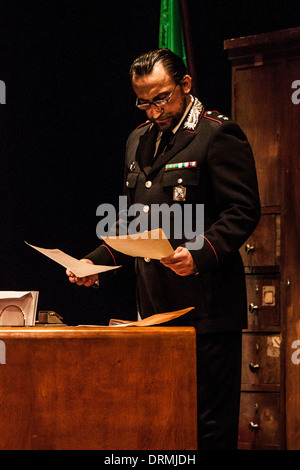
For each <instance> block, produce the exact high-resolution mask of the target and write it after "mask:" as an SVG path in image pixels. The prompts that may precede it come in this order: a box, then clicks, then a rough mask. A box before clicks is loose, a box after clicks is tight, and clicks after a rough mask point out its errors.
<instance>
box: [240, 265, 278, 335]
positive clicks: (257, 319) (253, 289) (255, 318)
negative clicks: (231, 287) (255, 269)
mask: <svg viewBox="0 0 300 470" xmlns="http://www.w3.org/2000/svg"><path fill="white" fill-rule="evenodd" d="M246 286H247V308H248V330H249V331H259V330H262V329H264V330H266V329H268V328H274V327H278V326H279V324H280V313H279V312H280V287H279V286H280V283H279V277H278V276H276V274H272V275H267V274H265V275H251V274H249V275H246Z"/></svg>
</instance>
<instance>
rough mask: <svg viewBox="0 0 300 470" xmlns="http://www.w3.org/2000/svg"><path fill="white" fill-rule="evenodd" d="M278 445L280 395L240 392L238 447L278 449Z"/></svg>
mask: <svg viewBox="0 0 300 470" xmlns="http://www.w3.org/2000/svg"><path fill="white" fill-rule="evenodd" d="M280 444H281V424H280V394H279V393H260V392H258V393H256V392H242V393H241V405H240V419H239V446H238V447H239V448H240V449H267V448H269V449H273V448H274V449H276V448H277V449H279V447H280Z"/></svg>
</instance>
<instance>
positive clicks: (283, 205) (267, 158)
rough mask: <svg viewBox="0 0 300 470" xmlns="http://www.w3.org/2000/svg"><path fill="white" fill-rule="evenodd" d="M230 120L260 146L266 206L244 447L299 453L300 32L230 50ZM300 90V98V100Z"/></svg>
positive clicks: (235, 43)
mask: <svg viewBox="0 0 300 470" xmlns="http://www.w3.org/2000/svg"><path fill="white" fill-rule="evenodd" d="M224 48H225V50H226V51H227V53H228V57H229V60H230V61H231V64H232V115H233V118H234V119H235V121H236V122H237V123H238V124H239V125H240V126H241V127H242V129H243V130H244V132H245V134H246V135H247V137H248V139H249V142H250V144H251V146H252V149H253V153H254V158H255V163H256V169H257V176H258V184H259V191H260V198H261V205H262V217H261V220H260V223H259V225H258V227H257V228H256V230H255V231H254V233H253V234H252V235H251V237H250V238H249V239H248V240H247V241H246V243H245V245H244V246H243V247H242V248H241V256H242V258H243V262H244V266H245V273H246V285H247V303H248V305H247V308H248V329H247V330H245V331H244V333H243V359H242V387H241V410H240V426H239V447H240V448H243V449H289V450H298V449H300V433H299V430H300V354H298V353H297V348H298V349H299V350H300V313H299V312H300V289H299V285H300V28H292V29H287V30H283V31H276V32H273V33H266V34H260V35H256V36H249V37H243V38H237V39H230V40H227V41H225V43H224ZM298 90H299V91H298Z"/></svg>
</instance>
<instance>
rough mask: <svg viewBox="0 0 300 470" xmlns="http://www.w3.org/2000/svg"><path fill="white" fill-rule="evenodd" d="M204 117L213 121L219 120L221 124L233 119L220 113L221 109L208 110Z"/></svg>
mask: <svg viewBox="0 0 300 470" xmlns="http://www.w3.org/2000/svg"><path fill="white" fill-rule="evenodd" d="M204 117H205V118H206V119H210V120H211V121H215V122H219V123H220V124H223V123H224V122H226V121H230V120H231V119H230V118H229V117H227V116H224V114H220V113H219V111H206V112H205V113H204Z"/></svg>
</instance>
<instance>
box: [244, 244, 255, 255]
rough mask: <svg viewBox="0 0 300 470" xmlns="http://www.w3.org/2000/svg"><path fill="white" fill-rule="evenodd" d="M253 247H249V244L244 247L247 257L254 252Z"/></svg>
mask: <svg viewBox="0 0 300 470" xmlns="http://www.w3.org/2000/svg"><path fill="white" fill-rule="evenodd" d="M254 248H255V247H254V246H253V245H249V243H247V245H245V251H246V253H247V255H249V254H250V253H251V252H252V251H254Z"/></svg>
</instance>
